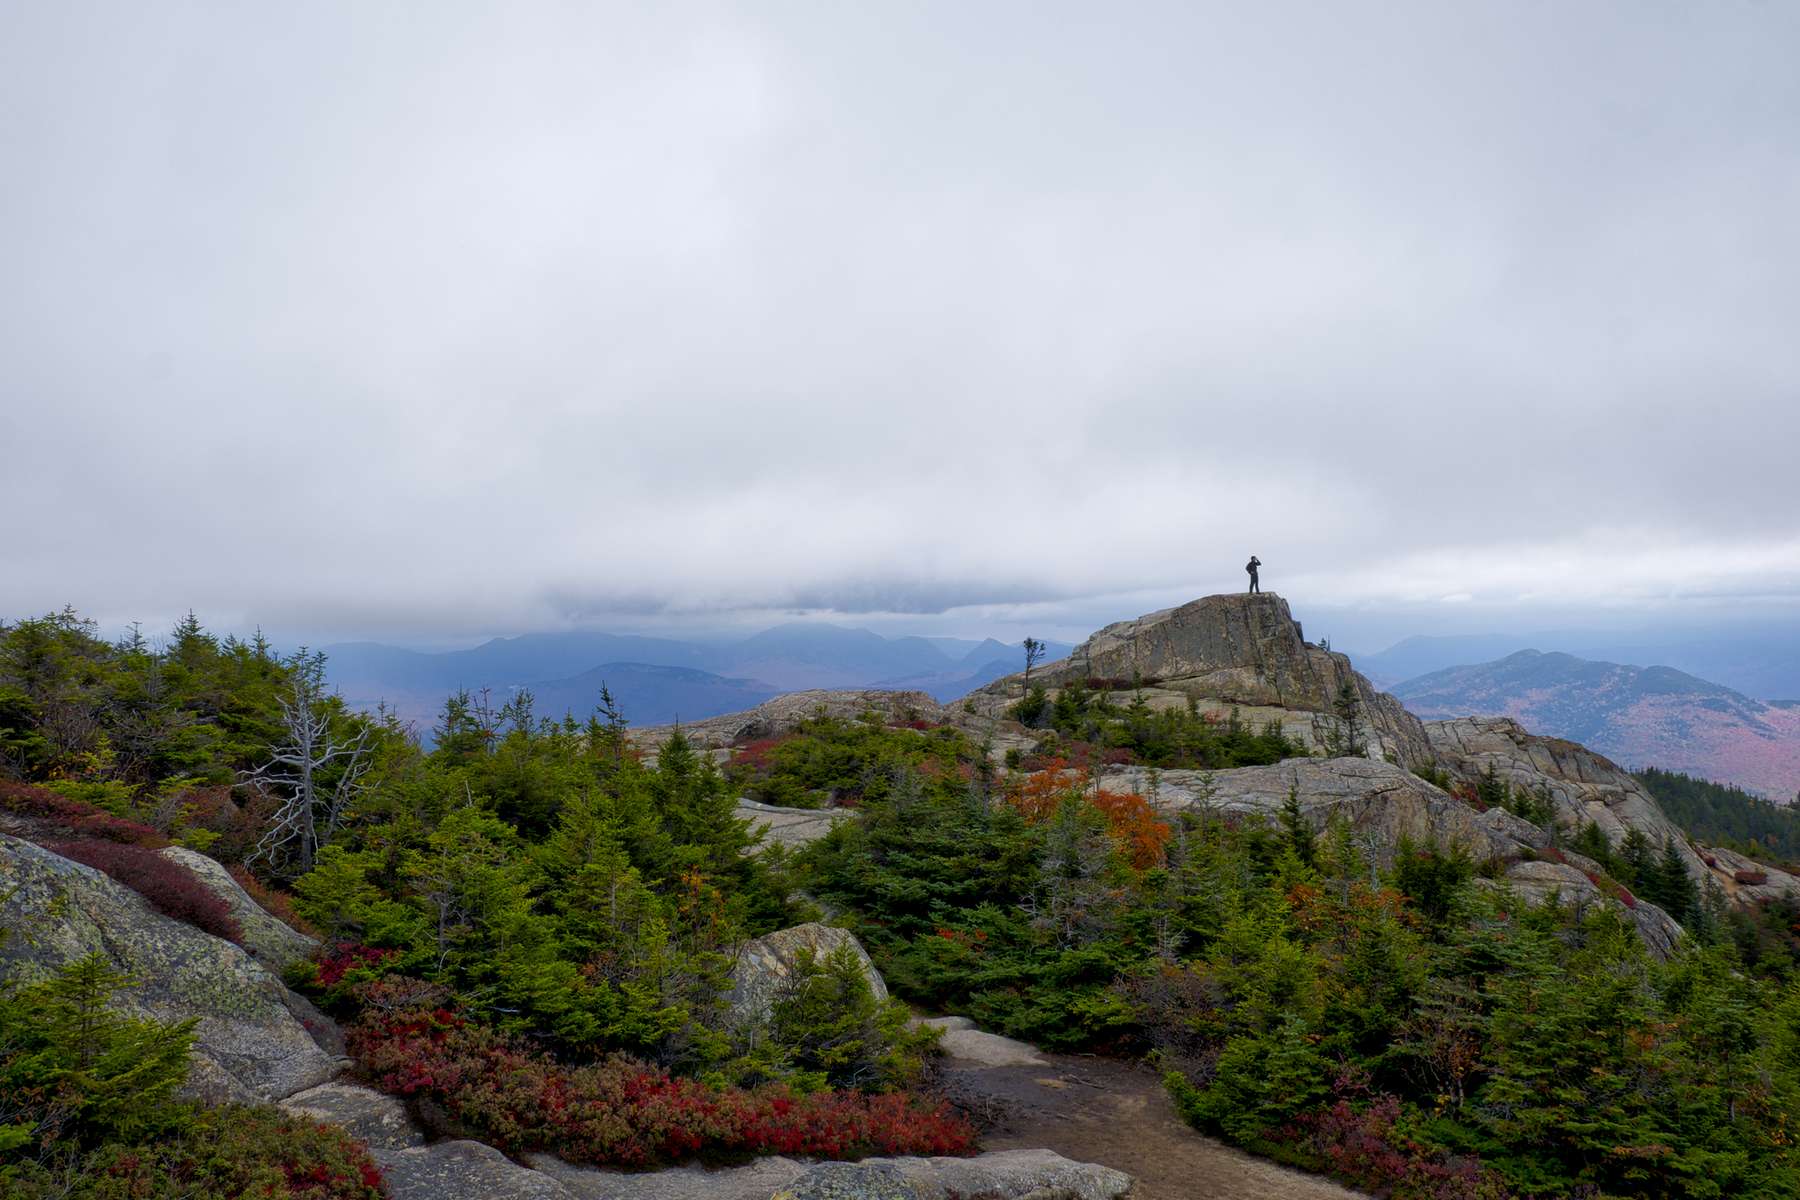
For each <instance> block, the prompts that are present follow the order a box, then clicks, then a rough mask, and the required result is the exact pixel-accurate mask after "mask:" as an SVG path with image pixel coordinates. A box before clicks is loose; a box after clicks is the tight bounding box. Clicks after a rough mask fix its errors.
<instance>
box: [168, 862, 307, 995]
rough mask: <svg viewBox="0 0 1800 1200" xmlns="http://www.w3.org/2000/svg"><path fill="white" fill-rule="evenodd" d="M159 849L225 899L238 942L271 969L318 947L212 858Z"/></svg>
mask: <svg viewBox="0 0 1800 1200" xmlns="http://www.w3.org/2000/svg"><path fill="white" fill-rule="evenodd" d="M158 853H160V854H161V855H162V856H163V857H164V858H167V859H169V860H170V861H172V862H178V863H180V864H181V865H182V866H184V867H186V868H187V869H188V870H190V871H192V872H193V873H194V876H195V877H196V878H198V879H199V880H200V882H201V883H203V884H205V885H206V889H207V890H208V891H210V892H211V893H212V894H213V895H215V896H217V897H218V898H219V899H221V900H223V901H224V902H225V906H226V907H227V908H229V909H230V910H231V915H232V917H233V918H235V919H236V920H237V923H238V928H239V929H241V930H243V932H244V935H243V937H242V938H241V939H240V941H239V944H240V945H241V946H243V948H244V949H245V950H247V951H249V952H250V954H251V956H252V957H253V958H255V959H256V961H258V962H260V963H262V964H263V965H264V966H266V967H268V968H269V969H270V970H272V971H275V972H277V973H280V972H281V971H283V970H285V969H286V968H287V967H288V966H289V965H290V964H292V963H295V962H298V961H299V960H301V959H303V958H306V957H308V956H309V955H311V954H312V952H313V951H314V950H316V949H318V946H319V942H318V939H317V938H310V937H307V936H306V935H305V934H304V933H301V932H300V931H299V930H297V929H293V928H291V927H289V926H288V925H286V924H284V923H283V922H281V921H280V920H277V919H276V918H275V917H273V916H271V915H270V914H269V912H268V910H267V909H265V908H263V906H262V905H260V904H258V903H257V902H256V901H254V900H252V899H251V898H250V893H248V892H246V891H245V890H244V889H243V888H242V887H240V886H239V885H238V881H237V880H235V879H233V878H232V877H231V873H230V872H228V871H227V870H226V869H225V868H224V867H222V866H220V865H219V863H218V862H216V861H215V860H213V859H210V858H208V857H207V856H206V855H204V854H201V853H199V852H197V851H194V850H189V849H187V848H186V847H185V846H170V847H168V848H167V849H165V850H161V851H159V852H158Z"/></svg>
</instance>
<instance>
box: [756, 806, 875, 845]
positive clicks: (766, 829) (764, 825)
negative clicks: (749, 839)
mask: <svg viewBox="0 0 1800 1200" xmlns="http://www.w3.org/2000/svg"><path fill="white" fill-rule="evenodd" d="M737 815H738V816H739V817H740V818H742V819H743V820H746V821H748V822H750V828H752V829H755V830H760V831H761V833H762V835H763V844H764V845H778V846H804V845H806V844H807V843H808V842H816V841H818V840H819V839H820V838H822V837H824V836H825V835H826V834H828V833H830V832H831V831H832V829H833V828H834V827H835V826H836V825H837V823H838V822H839V821H849V820H854V819H855V817H856V810H855V809H849V808H781V807H778V806H777V805H774V804H759V803H757V802H756V801H755V800H739V801H738V802H737Z"/></svg>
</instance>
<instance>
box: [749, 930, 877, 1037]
mask: <svg viewBox="0 0 1800 1200" xmlns="http://www.w3.org/2000/svg"><path fill="white" fill-rule="evenodd" d="M840 946H849V947H850V948H851V950H852V951H853V952H854V953H855V955H856V958H857V961H858V963H859V964H860V965H861V966H862V970H863V976H864V978H866V979H867V980H868V981H869V990H870V991H872V992H874V993H875V999H876V1001H877V1002H881V1001H885V1000H886V999H887V998H888V990H887V983H886V981H885V980H883V979H882V978H881V972H879V971H877V970H876V969H875V964H874V963H873V962H871V961H869V955H868V952H867V951H866V950H864V949H863V948H862V943H861V942H859V941H857V940H856V935H854V934H852V933H851V932H850V931H849V930H846V929H837V928H834V927H832V926H830V925H820V924H818V923H816V922H809V923H808V924H805V925H795V926H793V927H791V928H788V929H778V930H776V931H775V932H774V933H771V934H769V935H768V936H766V937H759V938H757V939H755V940H754V941H749V942H745V943H744V944H743V945H742V946H740V947H738V951H737V957H736V961H735V962H734V963H733V965H732V969H731V1016H732V1020H733V1021H735V1022H737V1023H738V1024H742V1025H753V1024H756V1023H758V1022H760V1021H765V1020H767V1019H768V1017H769V1013H770V1011H771V1009H772V1007H773V1005H774V1003H775V998H776V996H778V995H779V994H780V992H781V989H782V987H783V986H784V985H785V984H786V983H787V981H788V979H789V978H790V977H791V976H792V975H793V972H794V967H795V966H796V964H798V963H799V961H800V955H801V954H802V953H803V952H805V951H807V950H810V951H812V952H813V954H814V956H815V957H816V958H817V960H818V961H820V962H823V961H824V960H825V958H826V957H827V956H828V955H830V954H831V953H832V952H834V951H835V950H837V949H838V948H839V947H840Z"/></svg>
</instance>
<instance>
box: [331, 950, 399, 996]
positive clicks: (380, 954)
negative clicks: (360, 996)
mask: <svg viewBox="0 0 1800 1200" xmlns="http://www.w3.org/2000/svg"><path fill="white" fill-rule="evenodd" d="M399 953H400V952H399V951H398V950H383V949H380V948H379V947H376V946H362V945H358V944H357V943H355V942H334V943H333V944H332V945H331V946H330V947H329V948H327V949H326V950H324V951H323V952H322V953H321V954H320V955H319V973H318V974H317V975H316V976H315V977H314V979H313V982H314V983H317V984H318V985H319V986H320V987H322V988H334V987H336V986H337V985H338V984H340V983H342V982H344V976H346V975H348V974H350V973H351V972H352V971H363V972H365V978H366V977H368V973H370V972H372V971H373V970H374V969H375V968H378V967H380V966H381V964H382V963H384V962H386V961H387V960H388V959H390V958H393V957H394V956H395V955H397V954H399ZM351 982H352V983H355V982H357V981H356V980H351Z"/></svg>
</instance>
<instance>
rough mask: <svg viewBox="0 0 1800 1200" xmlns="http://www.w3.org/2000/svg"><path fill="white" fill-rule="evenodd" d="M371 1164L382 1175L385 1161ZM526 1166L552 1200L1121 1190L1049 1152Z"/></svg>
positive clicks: (1123, 1180)
mask: <svg viewBox="0 0 1800 1200" xmlns="http://www.w3.org/2000/svg"><path fill="white" fill-rule="evenodd" d="M452 1144H453V1145H466V1144H470V1143H452ZM484 1148H485V1147H484ZM407 1153H409V1154H418V1153H419V1152H418V1151H408V1152H407ZM381 1161H382V1163H383V1165H384V1166H385V1165H386V1159H385V1158H384V1159H382V1160H381ZM527 1161H528V1162H530V1164H531V1166H532V1167H533V1168H534V1170H533V1171H532V1172H531V1173H532V1174H536V1175H538V1176H539V1177H540V1178H544V1179H548V1180H551V1181H553V1182H555V1183H556V1184H557V1185H558V1186H560V1187H561V1188H562V1189H563V1191H562V1192H561V1193H560V1195H561V1196H567V1197H570V1198H571V1200H771V1198H774V1200H975V1198H977V1197H979V1198H980V1200H1120V1198H1121V1197H1124V1196H1126V1195H1127V1194H1128V1193H1129V1192H1130V1190H1131V1176H1129V1175H1127V1174H1125V1173H1124V1172H1122V1171H1115V1170H1112V1169H1111V1168H1110V1167H1102V1166H1098V1165H1096V1164H1093V1163H1079V1162H1074V1161H1071V1160H1070V1159H1066V1158H1064V1157H1063V1156H1062V1155H1060V1154H1057V1153H1055V1152H1054V1151H1051V1150H999V1151H994V1152H991V1153H988V1154H978V1155H976V1156H974V1157H973V1158H870V1159H865V1160H863V1161H862V1162H860V1163H812V1164H808V1163H803V1162H799V1161H797V1160H795V1159H791V1158H763V1159H758V1160H757V1161H755V1162H753V1163H749V1164H747V1165H745V1166H741V1167H725V1168H721V1169H718V1170H708V1169H706V1168H704V1167H678V1168H675V1169H672V1170H666V1171H651V1172H647V1173H643V1174H628V1173H625V1172H621V1171H604V1170H596V1169H595V1168H592V1167H576V1166H571V1165H570V1164H568V1163H565V1162H563V1161H561V1160H560V1159H556V1158H552V1157H550V1156H548V1155H542V1154H534V1155H531V1156H529V1158H528V1159H527ZM509 1165H510V1164H509ZM514 1169H515V1170H522V1169H523V1168H518V1167H515V1168H514ZM485 1194H486V1193H481V1192H473V1191H458V1190H455V1189H454V1188H450V1189H448V1190H445V1191H442V1192H440V1193H438V1194H437V1195H435V1196H433V1197H431V1200H465V1198H466V1200H474V1198H475V1197H476V1196H480V1195H485ZM495 1194H497V1195H502V1196H513V1195H533V1194H535V1193H516V1192H500V1193H495ZM415 1195H417V1196H419V1197H420V1198H421V1200H424V1193H422V1192H420V1193H412V1192H401V1191H398V1190H396V1191H395V1192H394V1200H413V1197H414V1196H415Z"/></svg>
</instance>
